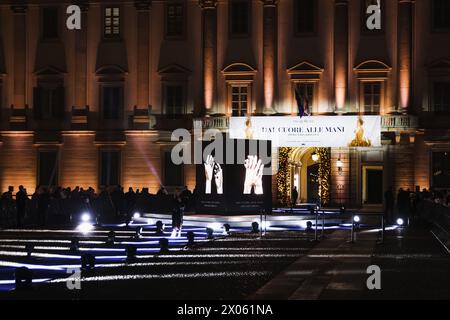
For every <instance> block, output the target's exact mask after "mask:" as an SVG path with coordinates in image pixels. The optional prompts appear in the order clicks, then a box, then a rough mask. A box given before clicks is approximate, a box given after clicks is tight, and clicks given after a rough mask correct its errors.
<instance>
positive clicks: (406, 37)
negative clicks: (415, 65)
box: [397, 0, 414, 113]
mask: <svg viewBox="0 0 450 320" xmlns="http://www.w3.org/2000/svg"><path fill="white" fill-rule="evenodd" d="M413 12H414V1H412V0H399V1H398V20H397V21H398V84H399V87H398V95H399V96H398V111H400V112H402V113H407V112H408V109H409V108H410V107H411V103H412V95H411V88H412V79H413V77H412V48H413Z"/></svg>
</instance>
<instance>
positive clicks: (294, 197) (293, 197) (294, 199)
mask: <svg viewBox="0 0 450 320" xmlns="http://www.w3.org/2000/svg"><path fill="white" fill-rule="evenodd" d="M297 199H298V191H297V187H294V189H292V194H291V210H292V209H293V208H294V207H295V205H296V204H297Z"/></svg>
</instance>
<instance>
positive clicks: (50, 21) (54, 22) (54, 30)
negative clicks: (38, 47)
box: [42, 7, 58, 40]
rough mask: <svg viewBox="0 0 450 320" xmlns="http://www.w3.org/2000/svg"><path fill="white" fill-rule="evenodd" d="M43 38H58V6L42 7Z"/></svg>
mask: <svg viewBox="0 0 450 320" xmlns="http://www.w3.org/2000/svg"><path fill="white" fill-rule="evenodd" d="M42 38H43V39H45V40H53V39H57V38H58V8H57V7H47V8H43V9H42Z"/></svg>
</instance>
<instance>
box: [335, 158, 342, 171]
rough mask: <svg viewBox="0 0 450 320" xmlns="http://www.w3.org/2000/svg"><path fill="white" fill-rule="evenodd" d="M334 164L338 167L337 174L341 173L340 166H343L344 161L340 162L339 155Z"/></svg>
mask: <svg viewBox="0 0 450 320" xmlns="http://www.w3.org/2000/svg"><path fill="white" fill-rule="evenodd" d="M336 166H337V168H338V172H339V174H341V173H342V168H343V167H344V163H343V162H342V160H341V157H339V159H337V161H336Z"/></svg>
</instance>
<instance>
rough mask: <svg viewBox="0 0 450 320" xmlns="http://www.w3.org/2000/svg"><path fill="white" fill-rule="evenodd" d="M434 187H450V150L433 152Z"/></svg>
mask: <svg viewBox="0 0 450 320" xmlns="http://www.w3.org/2000/svg"><path fill="white" fill-rule="evenodd" d="M432 158H433V160H432V162H433V163H432V170H433V172H432V173H433V177H432V181H433V188H450V152H448V151H447V152H433V156H432Z"/></svg>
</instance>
